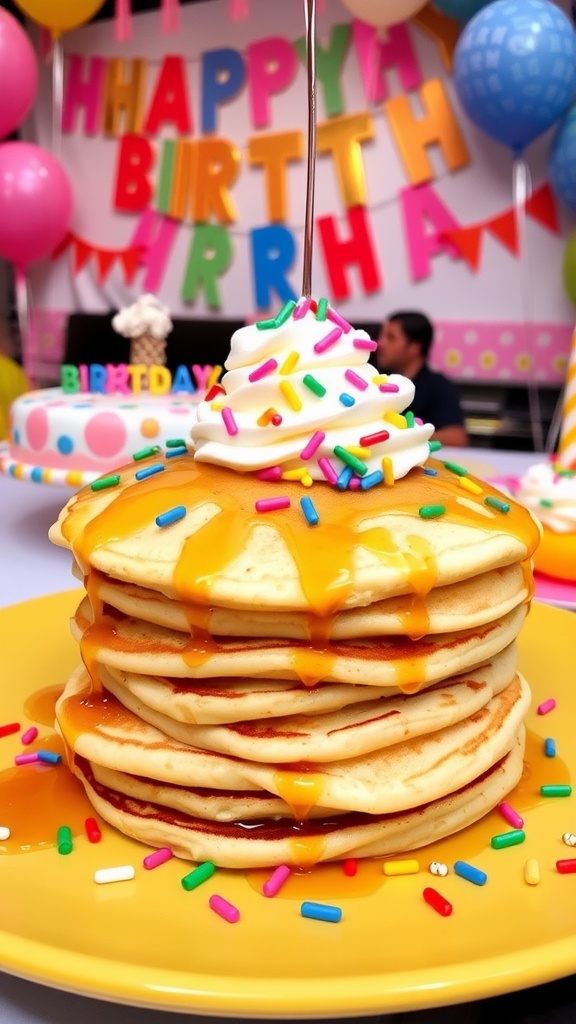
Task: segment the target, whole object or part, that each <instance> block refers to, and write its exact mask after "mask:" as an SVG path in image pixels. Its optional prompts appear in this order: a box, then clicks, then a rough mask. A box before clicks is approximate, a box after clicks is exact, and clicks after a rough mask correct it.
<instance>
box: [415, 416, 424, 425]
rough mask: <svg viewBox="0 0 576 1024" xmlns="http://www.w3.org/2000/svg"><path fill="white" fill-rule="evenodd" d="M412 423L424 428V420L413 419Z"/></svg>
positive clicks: (417, 417) (416, 417)
mask: <svg viewBox="0 0 576 1024" xmlns="http://www.w3.org/2000/svg"><path fill="white" fill-rule="evenodd" d="M414 423H416V424H417V425H418V426H419V427H423V426H424V420H421V419H420V417H419V416H415V417H414Z"/></svg>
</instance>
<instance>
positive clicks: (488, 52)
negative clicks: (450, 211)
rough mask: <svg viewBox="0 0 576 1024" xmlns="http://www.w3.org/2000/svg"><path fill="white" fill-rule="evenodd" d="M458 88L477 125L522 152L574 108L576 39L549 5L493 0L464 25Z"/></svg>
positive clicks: (456, 62)
mask: <svg viewBox="0 0 576 1024" xmlns="http://www.w3.org/2000/svg"><path fill="white" fill-rule="evenodd" d="M454 87H455V89H456V94H457V96H458V99H459V101H460V103H461V105H462V107H463V108H464V110H465V112H466V114H467V115H468V117H469V118H470V120H471V121H473V122H474V124H476V125H477V126H478V128H481V129H482V131H484V132H485V133H486V134H487V135H489V136H490V137H491V138H492V139H495V140H496V142H502V143H503V144H504V145H505V146H510V147H511V148H512V149H513V150H514V152H515V153H517V154H518V153H521V152H522V150H523V149H524V147H525V146H527V145H528V144H529V143H530V142H533V141H534V139H537V138H538V136H539V135H542V133H543V132H545V131H546V130H547V129H548V128H550V127H551V126H552V125H553V124H554V123H555V122H556V121H558V120H559V118H561V117H562V115H563V114H565V113H566V111H567V110H568V108H569V107H570V106H571V104H572V101H573V100H574V96H575V93H576V35H575V33H574V29H573V27H572V25H571V23H570V20H569V18H567V17H566V15H565V14H564V13H563V12H562V11H561V10H560V9H559V8H558V7H556V5H555V4H553V3H550V2H549V0H495V2H494V3H491V4H489V5H488V7H484V9H483V10H481V11H480V12H479V13H478V14H476V15H475V16H474V17H473V18H472V20H471V21H469V22H468V24H467V25H466V26H465V27H464V29H463V31H462V34H461V36H460V38H459V40H458V43H457V44H456V50H455V53H454Z"/></svg>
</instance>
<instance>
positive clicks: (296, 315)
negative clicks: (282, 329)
mask: <svg viewBox="0 0 576 1024" xmlns="http://www.w3.org/2000/svg"><path fill="white" fill-rule="evenodd" d="M311 307H312V299H302V301H301V302H299V303H298V305H297V306H296V309H295V310H294V312H293V313H292V319H293V320H302V318H303V317H305V316H306V313H307V312H308V310H309V309H311Z"/></svg>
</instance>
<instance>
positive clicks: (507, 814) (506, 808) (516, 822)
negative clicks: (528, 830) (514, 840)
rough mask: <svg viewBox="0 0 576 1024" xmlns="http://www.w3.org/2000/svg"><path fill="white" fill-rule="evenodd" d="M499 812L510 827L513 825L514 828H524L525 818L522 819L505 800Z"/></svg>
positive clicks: (499, 806) (500, 805) (499, 807)
mask: <svg viewBox="0 0 576 1024" xmlns="http://www.w3.org/2000/svg"><path fill="white" fill-rule="evenodd" d="M498 810H499V811H500V814H501V815H502V817H503V818H504V819H505V821H507V822H508V824H509V825H512V828H522V827H523V825H524V818H521V817H520V815H519V814H517V813H516V811H515V810H514V808H513V807H510V804H507V803H506V801H505V800H504V801H503V802H502V803H501V804H498Z"/></svg>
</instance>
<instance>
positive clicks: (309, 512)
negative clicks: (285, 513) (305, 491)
mask: <svg viewBox="0 0 576 1024" xmlns="http://www.w3.org/2000/svg"><path fill="white" fill-rule="evenodd" d="M300 507H301V508H302V511H303V513H304V515H305V517H306V522H308V523H309V524H310V526H316V525H317V523H319V522H320V517H319V515H318V513H317V511H316V509H315V507H314V502H313V501H312V498H308V497H306V498H300Z"/></svg>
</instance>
